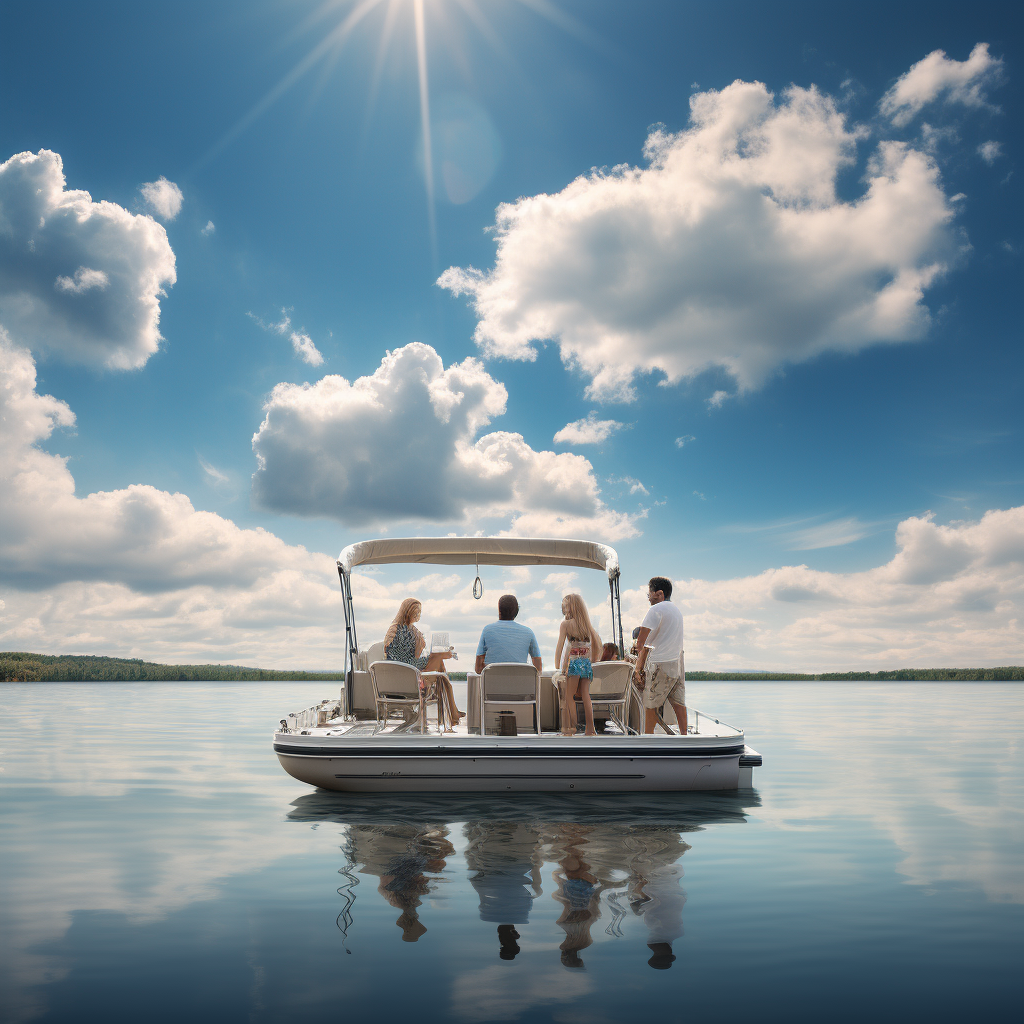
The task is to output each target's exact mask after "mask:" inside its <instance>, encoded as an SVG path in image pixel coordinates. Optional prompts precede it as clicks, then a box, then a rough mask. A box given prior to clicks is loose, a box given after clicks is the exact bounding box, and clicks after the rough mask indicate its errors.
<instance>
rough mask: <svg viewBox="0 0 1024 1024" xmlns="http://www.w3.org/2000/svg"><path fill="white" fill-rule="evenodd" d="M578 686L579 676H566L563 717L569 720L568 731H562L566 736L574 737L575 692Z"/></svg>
mask: <svg viewBox="0 0 1024 1024" xmlns="http://www.w3.org/2000/svg"><path fill="white" fill-rule="evenodd" d="M579 686H580V677H579V676H568V677H567V678H566V680H565V717H566V718H567V719H568V720H569V728H568V730H563V732H564V733H565V735H566V736H575V735H576V725H577V723H576V691H577V690H578V689H579Z"/></svg>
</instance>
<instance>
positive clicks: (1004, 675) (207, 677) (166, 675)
mask: <svg viewBox="0 0 1024 1024" xmlns="http://www.w3.org/2000/svg"><path fill="white" fill-rule="evenodd" d="M450 676H451V678H452V679H454V680H457V681H464V680H465V678H466V673H465V672H452V673H450ZM343 678H344V674H343V673H342V672H288V671H284V670H282V669H274V668H247V667H245V666H243V665H160V664H157V663H156V662H152V661H142V660H141V659H140V658H102V657H95V656H90V655H75V654H70V655H69V654H59V655H51V654H26V653H23V652H20V651H8V652H6V653H0V682H4V683H78V682H82V683H105V682H111V683H115V682H122V683H137V682H172V683H173V682H181V683H185V682H204V681H205V682H233V681H236V680H238V681H244V682H270V681H273V680H281V681H289V680H294V681H303V680H310V681H316V680H318V679H323V680H340V679H343ZM686 678H687V679H688V680H691V681H693V682H698V681H701V680H707V681H713V680H722V681H730V680H735V681H737V682H745V681H753V682H756V681H758V680H765V681H771V680H778V681H797V682H798V681H801V680H806V681H808V682H813V681H817V680H821V681H825V682H829V681H835V682H899V681H901V680H902V681H906V682H911V681H915V680H916V681H922V682H924V681H928V680H935V681H943V680H959V681H962V682H985V681H993V682H1000V681H1010V680H1024V667H1021V666H1019V665H1010V666H1007V667H1003V668H899V669H894V670H892V671H889V672H819V673H816V674H814V675H811V674H808V673H801V672H689V671H688V672H687V673H686Z"/></svg>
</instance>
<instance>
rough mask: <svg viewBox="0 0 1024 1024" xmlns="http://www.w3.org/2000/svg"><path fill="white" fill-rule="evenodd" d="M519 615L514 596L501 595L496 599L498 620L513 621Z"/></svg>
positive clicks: (517, 603)
mask: <svg viewBox="0 0 1024 1024" xmlns="http://www.w3.org/2000/svg"><path fill="white" fill-rule="evenodd" d="M518 614H519V602H518V601H517V600H516V596H515V594H502V595H501V597H499V598H498V618H499V619H506V620H508V619H514V618H515V617H516V616H517V615H518Z"/></svg>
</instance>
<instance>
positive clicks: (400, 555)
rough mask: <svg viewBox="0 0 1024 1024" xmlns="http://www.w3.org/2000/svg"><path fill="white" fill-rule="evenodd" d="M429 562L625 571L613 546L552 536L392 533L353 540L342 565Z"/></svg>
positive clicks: (340, 561)
mask: <svg viewBox="0 0 1024 1024" xmlns="http://www.w3.org/2000/svg"><path fill="white" fill-rule="evenodd" d="M393 562H427V563H430V564H431V565H575V566H579V567H580V568H582V569H603V570H604V571H605V572H606V573H608V578H609V579H610V580H612V579H615V577H616V576H618V575H619V556H618V555H617V554H616V553H615V551H614V549H612V548H610V547H608V545H607V544H597V543H596V542H594V541H590V540H559V539H557V538H548V537H393V538H392V537H389V538H385V539H381V540H361V541H359V543H358V544H349V546H348V547H347V548H345V550H344V551H342V553H341V554H340V555H339V556H338V565H339V567H340V568H342V569H344V571H345V572H351V571H352V569H353V568H354V567H355V566H357V565H385V564H387V563H393Z"/></svg>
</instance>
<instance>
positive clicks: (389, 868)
mask: <svg viewBox="0 0 1024 1024" xmlns="http://www.w3.org/2000/svg"><path fill="white" fill-rule="evenodd" d="M342 849H343V850H344V851H345V854H346V856H347V858H348V861H349V865H351V867H355V868H356V870H358V871H360V872H362V873H363V874H368V875H376V876H377V877H378V878H379V879H380V884H379V885H378V886H377V892H379V893H380V894H381V896H383V897H384V899H385V900H386V901H387V902H388V903H390V904H391V906H392V907H394V908H395V909H396V910H400V911H401V913H400V914H399V916H398V920H397V921H396V922H395V924H396V925H398V927H399V928H401V929H402V941H403V942H415V941H416V940H417V939H419V938H420V936H422V935H423V934H424V933H425V932H426V930H427V927H426V925H425V924H423V922H422V921H421V920H420V918H419V914H418V913H417V908H418V907H419V906H420V904H421V902H422V897H423V896H425V895H427V893H429V892H430V891H431V890H432V889H433V888H434V887H435V886H436V885H437V884H438V882H440V881H442V879H440V878H439V877H438V876H439V875H440V872H442V871H444V869H445V867H446V866H447V862H446V858H447V857H450V856H451V855H452V854H453V853H454V852H455V847H454V846H452V844H451V843H450V842H449V841H448V829H447V828H446V827H445V826H444V825H433V824H425V825H408V824H403V823H397V824H394V825H367V824H353V825H352V826H351V827H350V828H349V830H348V834H347V839H346V843H345V845H344V846H343V847H342ZM345 870H346V873H348V871H350V870H351V868H346V869H345ZM352 902H354V901H352ZM347 909H348V910H349V912H350V913H351V903H350V905H349V907H348V908H347ZM343 931H345V932H346V934H347V927H346V928H345V929H343Z"/></svg>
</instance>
